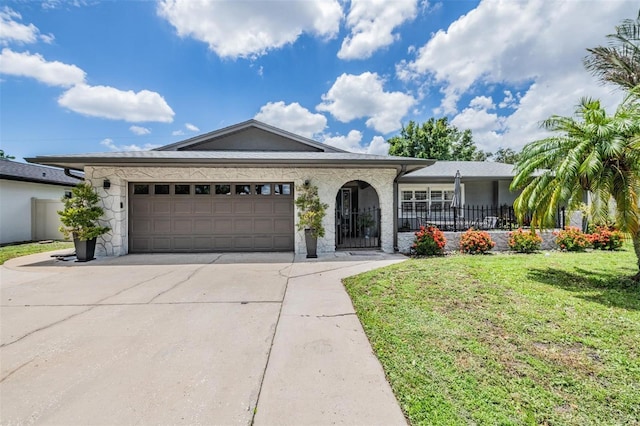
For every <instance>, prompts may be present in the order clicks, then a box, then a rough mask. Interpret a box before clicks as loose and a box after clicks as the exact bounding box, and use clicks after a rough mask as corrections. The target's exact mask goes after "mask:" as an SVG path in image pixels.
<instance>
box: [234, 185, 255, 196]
mask: <svg viewBox="0 0 640 426" xmlns="http://www.w3.org/2000/svg"><path fill="white" fill-rule="evenodd" d="M249 194H251V185H242V184H236V195H249Z"/></svg>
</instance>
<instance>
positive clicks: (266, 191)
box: [256, 183, 271, 195]
mask: <svg viewBox="0 0 640 426" xmlns="http://www.w3.org/2000/svg"><path fill="white" fill-rule="evenodd" d="M256 194H257V195H271V184H270V183H263V184H258V185H256Z"/></svg>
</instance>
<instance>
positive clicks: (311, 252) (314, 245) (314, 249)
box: [304, 229, 318, 259]
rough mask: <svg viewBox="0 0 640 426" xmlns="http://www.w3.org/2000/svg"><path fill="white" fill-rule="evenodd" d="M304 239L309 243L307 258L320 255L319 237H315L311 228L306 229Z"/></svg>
mask: <svg viewBox="0 0 640 426" xmlns="http://www.w3.org/2000/svg"><path fill="white" fill-rule="evenodd" d="M304 240H305V242H306V243H307V259H315V258H317V257H318V237H314V236H313V235H312V233H311V229H305V230H304Z"/></svg>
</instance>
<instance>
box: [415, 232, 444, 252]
mask: <svg viewBox="0 0 640 426" xmlns="http://www.w3.org/2000/svg"><path fill="white" fill-rule="evenodd" d="M446 244H447V239H446V238H445V237H444V234H443V233H442V231H441V230H439V229H438V228H436V227H435V226H429V227H424V226H421V227H420V230H419V231H417V232H416V233H415V238H414V240H413V245H412V246H411V248H412V252H413V253H414V254H415V255H417V256H437V255H442V254H443V253H444V246H445V245H446Z"/></svg>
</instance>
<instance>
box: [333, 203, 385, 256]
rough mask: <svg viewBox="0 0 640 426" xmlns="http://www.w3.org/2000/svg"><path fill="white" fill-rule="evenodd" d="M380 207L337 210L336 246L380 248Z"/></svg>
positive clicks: (344, 247)
mask: <svg viewBox="0 0 640 426" xmlns="http://www.w3.org/2000/svg"><path fill="white" fill-rule="evenodd" d="M379 247H380V209H379V208H369V209H363V210H352V211H346V212H341V211H336V248H337V249H354V248H379Z"/></svg>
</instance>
